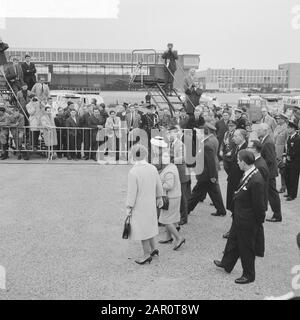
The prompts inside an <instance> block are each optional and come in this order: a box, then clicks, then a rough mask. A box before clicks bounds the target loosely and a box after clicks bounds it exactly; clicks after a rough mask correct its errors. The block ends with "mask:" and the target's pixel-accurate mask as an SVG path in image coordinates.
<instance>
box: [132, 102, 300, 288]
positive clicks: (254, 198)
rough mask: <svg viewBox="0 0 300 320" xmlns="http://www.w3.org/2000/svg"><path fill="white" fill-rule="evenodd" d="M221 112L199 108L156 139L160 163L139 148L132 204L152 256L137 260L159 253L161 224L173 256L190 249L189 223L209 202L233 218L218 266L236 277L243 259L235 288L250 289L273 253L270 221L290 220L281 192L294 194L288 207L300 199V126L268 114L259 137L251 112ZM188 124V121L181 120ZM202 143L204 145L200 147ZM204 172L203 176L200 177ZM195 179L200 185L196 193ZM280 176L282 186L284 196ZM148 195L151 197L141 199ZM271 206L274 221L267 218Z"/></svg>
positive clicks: (136, 232)
mask: <svg viewBox="0 0 300 320" xmlns="http://www.w3.org/2000/svg"><path fill="white" fill-rule="evenodd" d="M218 111H219V110H218V109H217V110H216V108H213V107H212V109H209V108H208V110H207V109H206V107H205V106H196V108H195V109H194V114H193V115H185V112H183V115H182V117H181V114H180V112H179V113H178V114H177V117H176V116H175V119H177V121H175V122H172V123H171V124H170V125H169V127H168V130H167V131H168V133H167V135H165V136H164V137H162V136H161V135H160V136H157V137H154V138H152V139H151V145H152V149H151V151H152V152H153V153H154V158H152V164H150V163H149V162H148V161H147V159H148V150H147V148H145V147H144V146H143V145H141V144H136V145H135V146H134V148H133V149H132V157H133V158H134V160H135V165H134V166H133V168H132V169H131V170H130V172H129V177H128V179H129V180H128V198H127V210H128V215H129V216H130V217H131V220H132V236H131V239H133V240H141V241H142V245H143V251H144V255H143V256H142V257H141V258H139V259H137V260H136V262H137V263H138V264H144V263H147V262H149V263H150V262H151V261H152V259H153V258H154V257H155V256H157V255H158V254H159V250H158V248H157V243H156V241H155V238H156V236H157V235H158V227H157V225H158V224H159V225H162V226H164V227H165V229H166V233H165V234H166V237H164V238H163V239H160V240H159V241H158V243H160V244H168V243H172V242H173V241H174V247H173V249H174V250H178V249H179V248H180V247H181V246H182V245H183V244H184V243H185V242H186V239H185V238H184V237H183V236H182V235H181V233H180V228H181V226H182V225H184V224H186V223H188V216H189V214H190V213H191V212H192V211H194V210H195V209H196V207H197V204H198V203H199V202H203V201H204V199H205V198H206V197H207V195H208V196H209V197H210V199H211V205H213V206H214V207H215V209H216V212H214V213H212V216H215V217H222V216H225V215H226V214H227V213H228V212H230V213H231V216H232V225H231V228H230V230H229V231H228V232H227V233H225V234H224V235H223V237H224V238H226V239H227V243H226V246H225V250H224V255H223V258H222V259H221V260H215V261H214V263H215V265H216V266H217V267H220V268H223V269H224V270H225V271H226V272H228V273H230V272H231V271H232V270H233V268H234V266H235V264H236V262H237V260H238V258H241V263H242V267H243V274H242V276H241V277H240V278H238V279H236V281H235V282H236V283H238V284H246V283H250V282H253V281H254V280H255V258H256V257H263V256H264V253H265V238H264V227H263V224H264V222H265V220H266V221H267V222H273V223H276V222H277V223H279V222H281V221H282V219H283V214H282V205H281V203H282V198H280V196H279V193H284V192H286V194H285V195H284V197H285V198H286V201H293V200H295V199H296V197H297V193H298V184H299V173H300V136H299V134H298V123H297V121H295V120H294V121H292V120H291V119H290V118H289V116H288V115H286V114H284V113H281V114H278V115H275V116H274V117H273V116H272V115H270V114H269V113H268V112H264V111H265V110H263V117H262V119H261V122H260V123H259V124H256V125H255V126H256V128H255V131H252V130H251V127H252V124H249V122H248V120H247V118H246V117H245V114H244V112H243V110H241V109H238V108H237V109H235V110H233V112H232V110H231V109H230V108H223V109H222V112H218ZM210 113H213V116H212V117H211V116H210ZM186 117H187V120H186V121H181V120H183V119H185V118H186ZM163 118H164V119H165V117H163ZM249 127H250V128H249ZM183 129H187V130H183ZM188 129H190V130H188ZM189 140H190V141H191V143H189ZM199 140H200V143H194V142H195V141H196V142H197V141H199ZM191 155H195V158H193V157H192V156H191ZM189 157H190V159H189ZM195 159H196V161H195ZM221 163H223V166H224V170H225V172H226V174H227V192H226V202H224V201H223V196H222V193H221V189H220V185H219V178H218V172H219V170H220V167H221V166H220V164H221ZM197 166H200V167H202V169H200V170H199V171H198V170H197ZM154 167H156V171H155V168H154ZM150 171H151V172H152V174H151V175H150V174H149V172H150ZM193 172H195V173H196V184H195V185H194V187H193V188H191V174H192V173H193ZM279 174H280V176H281V186H280V187H279V188H278V189H277V185H276V178H277V176H278V175H279ZM145 177H147V179H145ZM150 177H151V178H150ZM151 179H152V180H151ZM146 185H147V186H146ZM179 186H180V187H179ZM144 189H146V190H147V195H143V193H142V192H139V190H144ZM144 197H145V198H147V201H149V204H148V205H147V206H146V208H147V210H145V207H143V206H140V205H139V204H140V203H143V200H144ZM165 198H167V199H168V206H165ZM269 205H270V208H271V210H272V212H273V214H272V216H270V217H268V218H267V219H266V212H267V211H268V206H269ZM159 208H162V209H161V210H160V209H159ZM150 229H151V231H150Z"/></svg>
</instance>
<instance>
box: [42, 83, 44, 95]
mask: <svg viewBox="0 0 300 320" xmlns="http://www.w3.org/2000/svg"><path fill="white" fill-rule="evenodd" d="M43 92H44V84H43V83H42V93H43Z"/></svg>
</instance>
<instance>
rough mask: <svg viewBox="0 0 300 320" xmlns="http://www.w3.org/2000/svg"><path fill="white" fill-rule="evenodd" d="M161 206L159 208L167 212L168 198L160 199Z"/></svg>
mask: <svg viewBox="0 0 300 320" xmlns="http://www.w3.org/2000/svg"><path fill="white" fill-rule="evenodd" d="M162 200H163V206H162V207H161V209H162V210H169V198H168V197H167V196H163V197H162Z"/></svg>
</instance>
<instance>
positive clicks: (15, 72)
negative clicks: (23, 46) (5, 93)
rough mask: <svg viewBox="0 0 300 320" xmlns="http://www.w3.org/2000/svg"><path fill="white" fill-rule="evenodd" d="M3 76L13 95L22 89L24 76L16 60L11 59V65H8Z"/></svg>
mask: <svg viewBox="0 0 300 320" xmlns="http://www.w3.org/2000/svg"><path fill="white" fill-rule="evenodd" d="M5 76H6V79H7V80H8V82H9V84H10V86H11V88H12V90H13V91H14V93H15V94H17V93H18V91H20V90H21V89H22V85H23V83H24V75H23V70H22V68H21V66H20V65H19V60H18V59H17V58H13V59H12V64H9V65H8V66H7V68H6V70H5Z"/></svg>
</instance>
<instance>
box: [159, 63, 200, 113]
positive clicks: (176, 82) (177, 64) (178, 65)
mask: <svg viewBox="0 0 300 320" xmlns="http://www.w3.org/2000/svg"><path fill="white" fill-rule="evenodd" d="M164 65H165V67H166V68H167V70H168V72H169V73H170V75H171V76H172V77H173V79H174V82H175V84H178V85H179V83H178V81H177V80H176V78H175V75H173V73H172V72H171V71H170V69H169V67H168V66H167V65H166V64H164ZM176 66H177V67H179V69H180V70H181V71H182V73H183V74H184V75H185V72H184V70H183V69H182V67H181V65H180V64H179V63H176ZM173 91H174V92H175V93H176V91H175V90H174V89H173ZM176 95H177V93H176ZM185 97H186V99H188V101H189V102H190V103H191V105H192V107H193V108H194V109H195V108H196V106H195V105H194V103H193V101H192V100H191V99H190V98H189V97H188V95H187V94H185ZM185 108H186V107H185Z"/></svg>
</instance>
